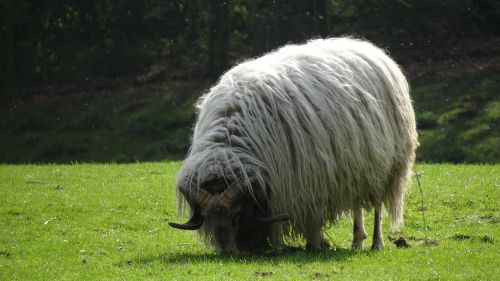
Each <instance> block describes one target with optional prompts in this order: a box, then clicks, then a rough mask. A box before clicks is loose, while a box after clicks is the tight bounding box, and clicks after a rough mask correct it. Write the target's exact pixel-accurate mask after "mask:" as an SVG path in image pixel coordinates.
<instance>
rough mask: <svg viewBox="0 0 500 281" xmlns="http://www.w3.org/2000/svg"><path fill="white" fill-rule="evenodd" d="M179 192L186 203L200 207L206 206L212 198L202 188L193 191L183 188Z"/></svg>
mask: <svg viewBox="0 0 500 281" xmlns="http://www.w3.org/2000/svg"><path fill="white" fill-rule="evenodd" d="M180 190H181V192H182V194H183V195H184V197H186V199H188V201H191V202H194V203H196V204H197V205H199V206H201V207H205V206H207V204H208V202H210V199H211V198H212V195H211V194H210V193H208V192H207V191H206V190H205V189H202V188H199V189H197V190H194V191H189V190H186V189H183V188H181V189H180Z"/></svg>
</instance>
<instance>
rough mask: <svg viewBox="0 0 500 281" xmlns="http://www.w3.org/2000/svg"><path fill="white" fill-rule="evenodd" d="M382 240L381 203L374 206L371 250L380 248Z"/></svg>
mask: <svg viewBox="0 0 500 281" xmlns="http://www.w3.org/2000/svg"><path fill="white" fill-rule="evenodd" d="M383 248H384V240H383V239H382V205H379V206H376V207H375V223H374V227H373V242H372V250H382V249H383Z"/></svg>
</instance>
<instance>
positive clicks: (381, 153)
mask: <svg viewBox="0 0 500 281" xmlns="http://www.w3.org/2000/svg"><path fill="white" fill-rule="evenodd" d="M197 110H198V111H197V121H196V124H195V127H194V132H193V135H192V145H191V147H190V150H189V152H188V155H187V157H186V159H185V161H184V162H183V165H182V167H181V170H180V172H179V174H178V180H177V193H178V204H179V210H180V211H181V213H182V211H185V210H186V209H189V210H190V211H191V215H192V218H191V219H190V220H189V221H188V222H187V223H186V224H176V223H170V225H171V226H173V227H176V228H180V229H190V230H194V229H198V231H199V233H200V235H201V237H202V238H203V240H204V241H205V242H206V244H207V245H210V246H215V249H216V252H217V253H218V254H232V253H238V252H250V253H261V252H263V251H265V250H268V249H272V250H277V251H279V250H281V249H282V247H283V245H284V241H285V240H286V239H290V240H293V241H298V239H297V238H304V239H305V240H306V248H307V249H308V250H321V249H325V248H328V247H329V242H328V240H327V239H325V238H324V236H323V232H324V229H325V227H326V226H328V225H330V224H334V223H335V222H337V221H338V219H339V218H341V217H342V216H344V215H348V214H350V213H351V214H352V217H353V224H354V226H353V239H352V248H353V249H362V243H363V240H364V239H365V238H366V236H367V234H366V231H365V228H364V225H363V212H362V209H363V208H365V209H367V210H371V209H374V213H375V227H374V232H373V243H372V246H371V248H372V249H376V250H380V249H382V248H383V246H384V242H383V239H382V206H383V205H384V206H385V207H386V209H387V211H388V213H389V217H390V219H391V222H392V226H393V229H397V228H398V227H399V225H400V224H401V223H402V220H403V203H404V192H405V187H406V186H407V184H408V180H409V174H410V171H411V169H412V166H413V162H414V159H415V149H416V148H417V146H418V141H417V132H416V124H415V114H414V111H413V107H412V101H411V99H410V95H409V87H408V83H407V81H406V78H405V76H404V75H403V73H402V71H401V70H400V68H399V67H398V65H397V64H396V63H395V62H394V61H393V60H392V59H391V58H390V57H389V56H388V55H387V54H386V53H385V52H384V51H383V50H381V49H380V48H378V47H376V46H375V45H373V44H372V43H370V42H367V41H363V40H358V39H352V38H329V39H316V40H310V41H308V42H306V43H305V44H302V45H287V46H284V47H281V48H279V49H277V50H275V51H273V52H270V53H268V54H266V55H264V56H262V57H259V58H256V59H251V60H248V61H246V62H243V63H241V64H239V65H236V66H235V67H233V68H232V69H230V70H229V71H227V72H226V73H225V74H224V75H223V76H222V77H221V78H220V80H219V81H218V83H217V84H216V85H215V86H213V87H212V88H211V89H210V91H209V92H208V93H206V94H204V95H203V96H202V97H201V98H200V100H199V102H198V104H197Z"/></svg>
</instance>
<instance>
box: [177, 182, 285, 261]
mask: <svg viewBox="0 0 500 281" xmlns="http://www.w3.org/2000/svg"><path fill="white" fill-rule="evenodd" d="M179 190H180V191H181V192H182V194H183V195H184V197H185V198H186V199H187V200H188V202H190V204H191V207H192V208H193V216H192V217H191V219H190V220H189V221H188V222H187V223H185V224H177V223H169V224H170V226H172V227H175V228H179V229H186V230H196V229H199V228H200V227H201V226H202V225H203V224H205V229H206V231H207V232H208V233H211V234H212V237H213V239H214V240H213V242H214V245H215V249H216V251H217V254H219V255H224V254H234V253H238V245H237V237H238V231H239V230H240V227H241V226H240V222H241V221H242V219H241V218H242V212H244V217H245V218H246V219H245V221H247V222H248V221H251V222H252V223H251V224H252V225H250V226H249V225H245V226H244V227H245V229H247V230H248V228H249V227H258V225H259V224H261V225H265V224H270V223H275V222H278V221H283V220H287V219H288V218H289V216H288V215H287V214H281V215H277V216H274V217H255V218H254V214H253V209H251V208H245V209H248V210H242V209H243V208H242V206H243V201H244V200H245V196H244V194H243V191H242V189H241V188H240V187H236V186H234V185H233V186H227V185H225V184H224V183H223V182H221V181H213V182H210V183H207V184H205V185H202V188H199V189H196V190H194V191H189V190H185V189H183V188H182V187H180V188H179ZM248 218H252V219H248ZM254 223H255V225H254Z"/></svg>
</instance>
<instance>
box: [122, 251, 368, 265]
mask: <svg viewBox="0 0 500 281" xmlns="http://www.w3.org/2000/svg"><path fill="white" fill-rule="evenodd" d="M373 253H374V252H373V251H368V250H366V251H355V250H351V249H344V248H334V249H329V250H324V251H318V252H309V251H306V250H304V249H297V248H294V249H287V250H285V251H283V252H282V253H279V254H275V253H267V254H262V255H256V254H239V255H229V256H218V255H216V254H215V253H208V252H207V253H189V252H181V253H162V254H159V255H156V256H149V257H138V258H136V259H131V260H128V261H125V262H122V263H120V264H119V265H137V264H142V265H145V264H150V263H155V262H160V263H168V264H197V263H220V262H242V263H247V262H253V263H269V262H273V263H274V262H291V263H300V264H304V263H313V262H327V261H343V260H347V259H348V258H349V257H351V256H354V255H372V254H373Z"/></svg>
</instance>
